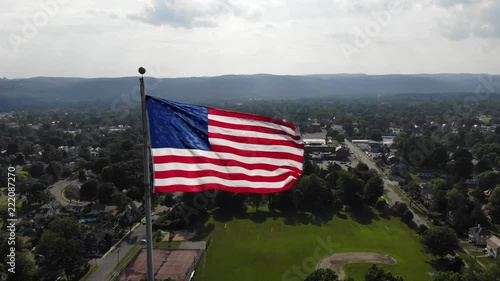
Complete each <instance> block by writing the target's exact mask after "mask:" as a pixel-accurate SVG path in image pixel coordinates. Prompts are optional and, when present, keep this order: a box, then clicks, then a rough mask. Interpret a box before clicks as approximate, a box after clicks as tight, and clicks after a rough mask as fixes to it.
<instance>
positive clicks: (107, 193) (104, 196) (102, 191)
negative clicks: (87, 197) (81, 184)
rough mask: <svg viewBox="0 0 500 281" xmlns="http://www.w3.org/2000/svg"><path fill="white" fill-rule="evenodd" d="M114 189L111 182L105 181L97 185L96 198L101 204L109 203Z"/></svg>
mask: <svg viewBox="0 0 500 281" xmlns="http://www.w3.org/2000/svg"><path fill="white" fill-rule="evenodd" d="M115 191H116V187H115V185H114V184H113V183H110V182H105V183H100V184H98V185H97V199H99V202H100V203H101V204H105V205H109V204H111V203H112V201H113V200H112V197H111V195H113V193H114V192H115Z"/></svg>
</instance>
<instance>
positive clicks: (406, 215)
mask: <svg viewBox="0 0 500 281" xmlns="http://www.w3.org/2000/svg"><path fill="white" fill-rule="evenodd" d="M401 218H402V219H403V220H404V221H406V222H410V221H412V220H413V213H412V212H411V211H410V210H408V211H406V212H404V213H403V215H402V216H401Z"/></svg>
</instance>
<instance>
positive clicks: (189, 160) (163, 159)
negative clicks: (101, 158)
mask: <svg viewBox="0 0 500 281" xmlns="http://www.w3.org/2000/svg"><path fill="white" fill-rule="evenodd" d="M153 163H154V164H166V163H180V164H204V163H207V164H213V165H217V166H222V167H226V166H236V167H242V168H245V169H248V170H257V169H258V170H265V171H275V170H277V169H278V168H282V169H289V170H290V171H293V172H295V173H298V174H300V173H302V170H301V169H299V168H297V167H293V166H278V165H272V164H266V163H259V164H249V163H244V162H241V161H237V160H226V159H213V158H209V157H203V156H198V157H190V156H176V155H168V156H154V157H153ZM300 163H302V162H300Z"/></svg>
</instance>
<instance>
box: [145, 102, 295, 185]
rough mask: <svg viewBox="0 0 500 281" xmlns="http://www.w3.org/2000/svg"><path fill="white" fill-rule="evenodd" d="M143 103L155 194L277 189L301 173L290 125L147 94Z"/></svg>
mask: <svg viewBox="0 0 500 281" xmlns="http://www.w3.org/2000/svg"><path fill="white" fill-rule="evenodd" d="M146 107H147V112H148V119H149V130H150V139H151V155H152V159H153V167H154V168H153V172H154V186H155V190H156V191H158V192H173V191H184V192H197V191H204V190H209V189H221V190H226V191H231V192H251V193H271V192H279V191H284V190H287V189H289V188H291V187H292V186H293V184H294V183H295V181H296V180H297V178H298V177H299V176H300V174H301V173H302V161H303V154H304V144H303V142H302V139H301V138H300V136H298V135H297V134H296V133H295V127H294V126H293V125H292V124H289V123H286V122H283V121H280V120H274V119H271V118H267V117H262V116H257V115H252V114H246V113H239V112H233V111H226V110H220V109H212V108H206V107H202V106H196V105H188V104H182V103H177V102H173V101H168V100H164V99H160V98H156V97H151V96H147V97H146Z"/></svg>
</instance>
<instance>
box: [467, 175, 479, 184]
mask: <svg viewBox="0 0 500 281" xmlns="http://www.w3.org/2000/svg"><path fill="white" fill-rule="evenodd" d="M465 184H467V185H477V177H476V174H472V175H471V177H470V178H468V179H467V180H465Z"/></svg>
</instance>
